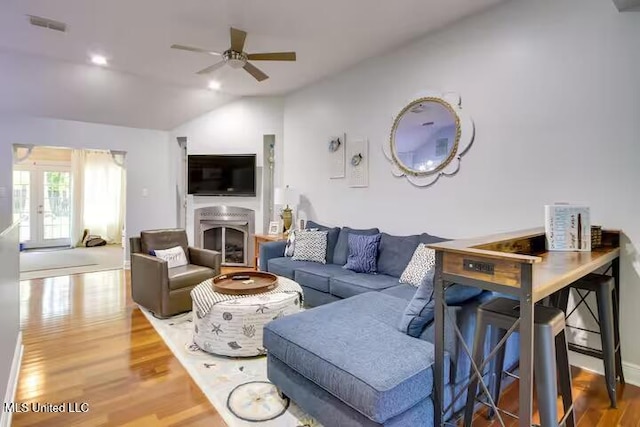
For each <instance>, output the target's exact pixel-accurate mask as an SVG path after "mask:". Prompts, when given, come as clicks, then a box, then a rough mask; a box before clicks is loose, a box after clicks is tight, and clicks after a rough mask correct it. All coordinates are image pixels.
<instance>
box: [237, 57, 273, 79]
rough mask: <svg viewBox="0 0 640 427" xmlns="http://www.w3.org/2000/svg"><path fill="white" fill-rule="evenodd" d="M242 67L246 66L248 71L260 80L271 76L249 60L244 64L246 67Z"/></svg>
mask: <svg viewBox="0 0 640 427" xmlns="http://www.w3.org/2000/svg"><path fill="white" fill-rule="evenodd" d="M242 68H244V69H245V70H246V71H247V73H249V74H251V75H252V76H253V77H254V78H255V79H256V80H257V81H259V82H261V81H263V80H266V79H268V78H269V76H267V75H266V74H265V73H263V72H262V71H260V69H258V68H257V67H256V66H255V65H253V64H251V63H249V62H247V63H246V64H244V67H242Z"/></svg>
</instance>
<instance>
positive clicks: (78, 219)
mask: <svg viewBox="0 0 640 427" xmlns="http://www.w3.org/2000/svg"><path fill="white" fill-rule="evenodd" d="M84 159H85V152H84V150H71V244H72V245H73V246H81V245H82V234H83V232H84V228H85V227H84Z"/></svg>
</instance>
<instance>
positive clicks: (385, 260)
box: [378, 233, 420, 277]
mask: <svg viewBox="0 0 640 427" xmlns="http://www.w3.org/2000/svg"><path fill="white" fill-rule="evenodd" d="M419 237H420V236H418V235H417V234H416V235H413V236H392V235H390V234H387V233H382V236H381V238H380V245H379V246H378V273H382V274H388V275H389V276H395V277H400V276H402V272H403V271H404V269H405V268H406V267H407V264H409V261H411V257H412V256H413V253H414V252H415V250H416V248H417V247H418V244H419V243H420V240H419Z"/></svg>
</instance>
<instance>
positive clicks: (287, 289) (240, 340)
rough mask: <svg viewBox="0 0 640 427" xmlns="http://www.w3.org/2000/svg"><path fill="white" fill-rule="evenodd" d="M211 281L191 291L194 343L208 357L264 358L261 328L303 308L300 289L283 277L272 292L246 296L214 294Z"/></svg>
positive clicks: (212, 281) (278, 280)
mask: <svg viewBox="0 0 640 427" xmlns="http://www.w3.org/2000/svg"><path fill="white" fill-rule="evenodd" d="M234 274H236V275H238V274H245V273H234ZM230 276H231V275H230ZM276 277H277V276H276ZM214 281H215V278H214V279H209V280H205V281H204V282H202V283H201V284H199V285H198V286H196V287H195V288H194V289H193V290H192V291H191V298H192V300H193V313H194V316H193V324H194V334H193V341H194V342H195V343H196V345H197V346H198V347H200V348H201V349H202V350H204V351H206V352H209V353H213V354H217V355H222V356H232V357H250V356H259V355H264V354H265V350H264V346H263V343H262V335H263V327H264V325H265V324H267V323H268V322H270V321H272V320H274V319H278V318H280V317H283V316H286V315H289V314H294V313H297V312H299V311H300V309H301V307H302V298H303V296H302V288H301V287H300V285H298V284H297V283H296V282H294V281H293V280H290V279H287V278H285V277H277V284H276V286H275V287H273V288H272V289H271V290H268V291H266V292H262V293H258V294H256V293H254V294H249V295H244V294H225V293H220V292H216V291H215V290H214V289H216V288H215V285H214Z"/></svg>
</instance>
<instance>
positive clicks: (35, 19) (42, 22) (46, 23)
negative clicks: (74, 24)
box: [27, 15, 67, 33]
mask: <svg viewBox="0 0 640 427" xmlns="http://www.w3.org/2000/svg"><path fill="white" fill-rule="evenodd" d="M27 16H28V17H29V23H31V25H35V26H36V27H41V28H47V29H49V30H55V31H61V32H63V33H64V32H65V31H67V24H65V23H64V22H60V21H54V20H53V19H48V18H43V17H41V16H35V15H27Z"/></svg>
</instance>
